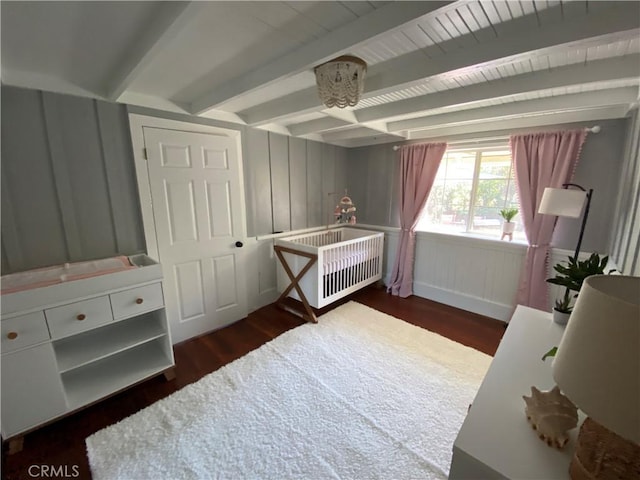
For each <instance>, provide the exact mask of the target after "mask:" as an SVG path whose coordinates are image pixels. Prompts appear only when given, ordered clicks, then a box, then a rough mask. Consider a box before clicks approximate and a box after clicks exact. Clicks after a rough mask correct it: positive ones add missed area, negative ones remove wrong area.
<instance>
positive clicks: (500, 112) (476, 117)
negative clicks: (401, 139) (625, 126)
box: [387, 87, 638, 132]
mask: <svg viewBox="0 0 640 480" xmlns="http://www.w3.org/2000/svg"><path fill="white" fill-rule="evenodd" d="M637 95H638V89H637V87H627V88H618V89H609V90H600V91H596V92H586V93H575V94H571V95H560V96H547V97H545V98H541V99H535V100H524V101H521V102H508V103H505V104H502V105H496V106H490V107H485V108H474V109H470V110H464V111H460V112H453V113H446V114H442V115H430V116H426V117H420V118H412V119H409V120H401V121H397V122H389V123H387V129H388V130H389V132H397V131H401V130H416V129H425V128H437V127H440V126H444V125H461V124H467V123H472V122H479V121H486V120H488V119H495V118H503V117H516V116H517V117H521V116H527V115H536V114H540V113H543V112H556V111H559V110H567V111H570V110H583V109H589V108H598V107H606V106H610V105H621V104H624V103H626V104H629V103H632V102H633V101H635V99H636V98H637Z"/></svg>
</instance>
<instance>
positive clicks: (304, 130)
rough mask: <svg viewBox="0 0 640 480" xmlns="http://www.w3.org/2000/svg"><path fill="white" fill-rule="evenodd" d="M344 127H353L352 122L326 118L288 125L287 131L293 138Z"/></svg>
mask: <svg viewBox="0 0 640 480" xmlns="http://www.w3.org/2000/svg"><path fill="white" fill-rule="evenodd" d="M345 125H353V122H349V121H346V120H341V119H339V118H333V117H326V118H318V119H317V120H310V121H308V122H302V123H296V124H295V125H289V127H288V128H289V131H290V132H291V135H293V136H294V137H300V136H303V135H308V134H310V133H318V132H324V131H327V130H333V129H335V128H339V127H344V126H345Z"/></svg>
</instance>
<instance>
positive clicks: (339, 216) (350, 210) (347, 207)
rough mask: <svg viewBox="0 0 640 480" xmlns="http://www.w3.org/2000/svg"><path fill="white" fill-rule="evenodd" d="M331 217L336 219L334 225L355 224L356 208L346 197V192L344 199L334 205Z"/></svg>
mask: <svg viewBox="0 0 640 480" xmlns="http://www.w3.org/2000/svg"><path fill="white" fill-rule="evenodd" d="M333 216H334V217H335V218H336V223H350V224H351V225H353V224H355V223H356V206H355V205H354V204H353V202H352V201H351V198H350V197H348V196H347V191H346V190H345V192H344V197H342V198H341V199H340V203H339V204H338V205H336V208H335V210H334V211H333Z"/></svg>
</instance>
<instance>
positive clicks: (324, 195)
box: [245, 128, 348, 236]
mask: <svg viewBox="0 0 640 480" xmlns="http://www.w3.org/2000/svg"><path fill="white" fill-rule="evenodd" d="M245 143H246V155H245V184H246V188H245V190H246V196H247V206H248V207H247V210H248V212H249V213H252V215H248V217H247V230H248V234H249V236H255V235H265V234H270V233H274V232H287V231H291V230H299V229H303V228H309V227H318V226H321V225H326V224H327V223H332V218H333V217H332V214H333V208H334V206H335V204H337V203H338V200H339V196H341V195H342V194H343V192H344V189H345V188H346V178H345V169H346V164H347V163H348V162H347V161H346V157H347V151H346V149H345V148H342V147H336V146H333V145H327V144H323V143H319V142H314V141H311V140H304V139H300V138H293V137H287V136H284V135H278V134H275V133H271V132H265V131H263V130H257V129H253V128H247V130H246V133H245ZM334 193H335V194H334Z"/></svg>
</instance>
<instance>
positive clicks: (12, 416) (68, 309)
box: [0, 255, 174, 439]
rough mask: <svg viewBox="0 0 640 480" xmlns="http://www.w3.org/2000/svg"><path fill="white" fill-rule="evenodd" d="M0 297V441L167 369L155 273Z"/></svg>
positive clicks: (156, 269)
mask: <svg viewBox="0 0 640 480" xmlns="http://www.w3.org/2000/svg"><path fill="white" fill-rule="evenodd" d="M130 260H131V262H132V263H133V264H134V265H137V266H138V267H139V268H135V269H131V270H125V271H121V272H116V273H109V274H105V275H100V276H96V277H91V278H85V279H82V280H74V281H69V282H63V283H60V284H56V285H51V286H47V287H40V288H35V289H31V290H25V291H22V292H17V293H12V294H7V295H3V296H2V319H1V322H0V323H1V329H2V337H1V338H2V339H1V347H2V350H1V352H2V358H1V362H2V391H1V396H2V437H3V438H4V439H11V438H15V437H20V436H21V435H22V434H24V433H26V432H27V431H29V430H32V429H34V428H35V427H37V426H39V425H42V424H44V423H47V422H49V421H51V420H54V419H56V418H57V417H60V416H63V415H65V414H67V413H69V412H72V411H74V410H77V409H79V408H81V407H84V406H86V405H89V404H91V403H93V402H96V401H97V400H100V399H101V398H104V397H105V396H108V395H111V394H113V393H114V392H117V391H119V390H122V389H124V388H126V387H129V386H131V385H133V384H135V383H138V382H140V381H142V380H145V379H147V378H150V377H152V376H155V375H157V374H159V373H162V372H165V371H167V370H168V369H170V368H171V367H172V366H173V365H174V359H173V350H172V347H171V339H170V337H169V330H168V327H167V320H166V316H165V308H164V296H163V292H162V283H161V281H162V269H161V266H160V265H158V264H157V263H156V262H154V261H153V260H151V259H150V258H149V257H147V256H145V255H136V256H133V257H130Z"/></svg>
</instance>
